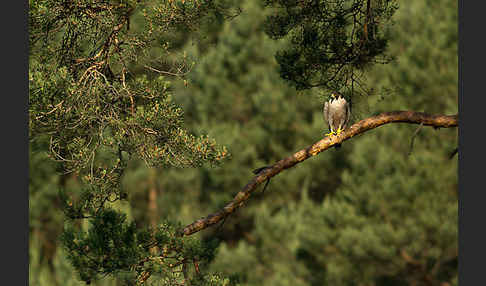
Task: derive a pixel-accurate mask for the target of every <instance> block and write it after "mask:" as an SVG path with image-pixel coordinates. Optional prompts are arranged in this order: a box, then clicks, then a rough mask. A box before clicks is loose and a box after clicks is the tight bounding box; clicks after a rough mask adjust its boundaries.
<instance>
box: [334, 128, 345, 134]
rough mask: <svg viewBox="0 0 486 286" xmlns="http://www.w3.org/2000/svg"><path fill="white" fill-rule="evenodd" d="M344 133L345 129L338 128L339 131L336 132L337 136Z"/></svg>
mask: <svg viewBox="0 0 486 286" xmlns="http://www.w3.org/2000/svg"><path fill="white" fill-rule="evenodd" d="M343 131H344V130H343V129H341V128H338V130H337V131H336V135H339V134H341V132H343Z"/></svg>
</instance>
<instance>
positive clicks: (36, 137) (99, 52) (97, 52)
mask: <svg viewBox="0 0 486 286" xmlns="http://www.w3.org/2000/svg"><path fill="white" fill-rule="evenodd" d="M30 4H31V5H30V9H29V30H30V38H29V40H30V57H29V136H30V138H31V141H32V142H33V144H35V142H40V141H42V140H48V142H49V143H48V146H46V147H44V148H45V149H44V150H46V151H48V156H49V157H50V158H51V159H53V160H55V161H57V162H59V164H58V165H57V168H58V169H57V170H58V171H60V172H62V173H64V176H67V175H66V174H73V176H75V178H76V180H78V184H79V187H77V188H76V189H70V188H68V187H66V186H64V185H63V184H61V185H60V186H52V187H51V188H53V189H55V188H56V187H58V188H60V189H63V190H62V191H61V192H60V200H59V201H58V202H59V203H58V204H57V206H58V207H59V208H62V209H63V210H64V213H65V214H66V217H67V218H68V223H69V224H73V227H74V225H76V224H78V222H77V220H79V219H88V220H89V222H90V224H91V227H90V228H89V231H88V234H83V232H82V231H83V229H82V228H79V227H77V228H73V227H70V228H66V229H65V231H64V234H63V236H62V243H63V244H64V246H65V249H66V251H67V255H68V258H69V259H70V260H71V262H72V264H73V266H74V268H75V269H76V270H77V271H78V272H79V274H80V277H81V279H82V280H84V281H91V280H96V279H97V278H99V277H100V276H99V274H103V275H114V274H117V273H119V272H120V271H132V272H133V271H135V272H136V273H137V274H138V275H142V273H146V274H144V275H145V276H144V277H142V278H140V277H139V278H137V279H142V280H143V281H144V280H146V279H147V278H148V277H149V276H150V275H152V274H154V273H158V272H157V271H155V270H154V269H155V266H154V265H156V264H157V265H159V266H158V267H159V268H162V269H165V268H167V266H165V265H164V263H165V262H163V261H158V262H157V261H155V262H150V263H149V265H144V264H142V265H141V266H140V267H138V268H133V267H134V265H135V264H136V263H140V261H141V260H142V259H147V255H148V250H147V249H145V250H144V249H140V248H139V247H138V246H136V243H137V242H138V240H139V238H138V236H137V235H138V233H139V232H141V233H143V229H144V228H143V227H139V228H140V229H139V228H135V225H134V223H133V222H131V223H128V222H126V216H125V215H124V214H122V213H117V212H115V211H112V210H110V207H109V205H110V204H112V203H114V202H116V201H119V200H126V199H127V198H128V195H127V192H126V191H125V190H124V189H123V186H122V185H121V180H122V177H123V174H124V171H125V170H126V168H127V166H128V164H129V163H130V162H131V161H133V160H142V161H144V162H145V163H146V164H147V165H148V166H175V167H200V166H202V165H203V164H210V165H217V164H219V163H220V162H221V161H222V160H223V159H224V158H225V157H226V156H227V154H228V153H227V151H226V150H225V148H224V147H220V146H217V145H216V143H215V141H214V140H213V139H211V138H209V137H208V136H206V135H204V134H203V135H200V136H195V135H193V134H192V133H190V132H188V131H187V130H186V129H185V128H184V125H183V124H184V122H183V112H182V109H181V108H180V107H178V106H177V105H176V104H175V103H174V102H173V99H172V94H171V90H170V89H171V87H170V82H169V81H168V80H167V79H166V78H164V77H163V76H162V75H159V76H153V71H154V70H157V69H154V68H152V67H150V66H148V65H147V64H154V63H155V64H156V63H157V62H154V61H152V60H151V59H150V55H151V53H152V52H153V50H154V49H155V50H158V51H159V52H163V53H165V54H166V55H167V54H168V52H169V46H170V45H169V44H168V43H166V42H164V40H163V39H162V35H164V34H168V33H171V31H173V30H174V29H181V28H186V29H192V28H196V27H197V25H198V23H199V22H200V21H201V20H202V19H204V18H205V17H206V16H208V15H210V14H211V13H212V11H216V10H219V11H222V9H223V8H224V7H219V6H218V5H217V4H215V3H213V2H212V1H205V2H204V3H199V2H198V1H182V2H181V1H162V2H154V1H135V0H134V1H103V0H93V1H68V2H66V1H57V0H44V1H34V2H31V3H30ZM132 16H133V17H132ZM132 18H133V19H134V20H135V22H136V24H137V25H138V27H137V29H135V30H134V29H131V28H130V21H131V19H132ZM166 38H167V37H166ZM159 64H160V63H159ZM178 64H179V65H178V67H177V69H178V73H176V75H177V76H182V75H183V73H185V72H186V71H187V70H188V69H189V68H190V66H189V64H187V62H186V59H185V58H183V59H182V60H180V61H178ZM140 66H148V68H147V69H146V70H145V71H144V72H140V70H139V68H138V67H140ZM157 67H158V68H161V67H162V68H163V67H164V66H157ZM132 70H135V71H137V72H136V73H134V72H132ZM157 71H158V72H159V73H161V74H164V70H162V71H160V70H157ZM165 74H172V73H170V72H165ZM43 142H44V141H43ZM40 150H42V149H40ZM40 150H39V151H40ZM31 187H32V188H35V186H34V185H32V186H31ZM51 192H52V191H51ZM38 209H39V207H38ZM164 231H165V232H167V234H164V235H168V232H169V231H171V232H172V235H173V236H175V235H176V233H175V229H174V228H170V229H166V230H164ZM161 233H162V232H161V230H160V231H158V232H155V233H153V235H155V238H156V239H155V240H154V242H153V245H152V246H151V247H157V248H158V249H162V246H163V245H165V244H166V243H168V242H165V241H164V237H163V236H160V234H161ZM179 240H180V239H179ZM180 241H181V242H182V240H180ZM181 242H179V244H180V243H181ZM189 245H191V244H189ZM200 248H203V246H202V245H199V246H193V247H192V248H187V249H186V248H184V247H182V246H180V247H178V248H175V249H172V250H171V251H175V252H180V257H184V259H189V258H191V259H193V257H195V256H197V255H202V254H208V253H201V252H202V251H204V250H201V249H200ZM200 259H201V260H204V257H201V258H200ZM180 265H181V267H182V265H184V267H185V265H186V262H185V260H184V262H183V263H180ZM154 271H155V272H154ZM161 271H162V270H160V271H159V272H160V273H161ZM163 271H166V272H167V271H168V270H167V269H165V270H163ZM169 272H170V273H172V271H169ZM169 272H167V273H169ZM167 275H168V274H167ZM201 275H204V273H197V275H192V276H201ZM142 276H143V275H142ZM154 276H155V275H154ZM161 277H165V276H161ZM167 277H168V276H167ZM167 277H166V278H167ZM180 277H182V275H179V278H178V279H179V280H180V279H189V277H185V278H180ZM171 279H172V278H171ZM198 279H200V278H198ZM200 280H201V279H200ZM201 281H204V279H203V280H201ZM167 283H169V284H170V283H175V282H174V280H170V279H169V280H167Z"/></svg>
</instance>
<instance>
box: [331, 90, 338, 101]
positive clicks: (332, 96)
mask: <svg viewBox="0 0 486 286" xmlns="http://www.w3.org/2000/svg"><path fill="white" fill-rule="evenodd" d="M338 97H339V94H338V93H337V92H335V91H333V92H331V98H330V100H335V99H338Z"/></svg>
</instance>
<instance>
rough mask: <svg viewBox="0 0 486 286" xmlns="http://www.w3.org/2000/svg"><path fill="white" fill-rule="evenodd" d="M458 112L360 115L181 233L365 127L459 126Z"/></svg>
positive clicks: (220, 215)
mask: <svg viewBox="0 0 486 286" xmlns="http://www.w3.org/2000/svg"><path fill="white" fill-rule="evenodd" d="M458 121H459V119H458V115H457V114H456V115H431V114H427V113H423V112H414V111H392V112H384V113H382V114H379V115H376V116H372V117H369V118H366V119H363V120H361V121H359V122H357V123H355V124H353V125H352V126H351V127H349V128H348V129H346V130H345V131H344V132H342V133H341V134H340V135H337V136H333V137H326V138H323V139H321V140H319V141H318V142H316V143H314V144H312V145H311V146H309V147H307V148H304V149H302V150H300V151H298V152H296V153H295V154H293V155H291V156H289V157H287V158H285V159H282V160H280V161H278V162H277V163H275V164H274V165H272V166H269V167H268V168H265V169H263V170H262V171H260V172H258V174H257V175H256V176H255V177H253V179H251V180H250V181H249V182H248V184H246V186H244V187H243V189H242V190H241V191H239V192H238V193H237V194H236V196H235V197H234V198H233V200H232V201H231V202H229V203H228V204H227V205H226V206H225V207H223V209H221V210H219V211H217V212H215V213H212V214H209V215H208V216H207V217H205V218H201V219H198V220H196V221H194V222H193V223H191V224H189V225H187V226H185V227H184V228H183V229H182V230H181V235H191V234H194V233H196V232H198V231H201V230H203V229H205V228H207V227H209V226H211V225H213V224H216V223H218V222H220V221H221V220H222V219H224V218H226V217H227V216H228V215H230V214H231V213H233V212H234V211H236V210H237V209H238V208H239V207H241V206H242V205H243V204H244V203H245V201H247V200H248V199H249V197H250V195H251V194H252V192H253V191H254V190H255V189H256V188H257V186H258V185H259V184H261V183H263V182H265V181H267V180H268V179H270V178H272V177H274V176H276V175H277V174H279V173H280V172H282V171H284V170H285V169H288V168H291V167H293V166H295V165H296V164H298V163H301V162H303V161H304V160H306V159H308V158H310V157H312V156H315V155H317V154H319V153H321V152H322V151H325V150H327V149H329V148H330V147H332V146H334V145H336V144H339V143H342V142H343V141H346V140H349V139H351V138H352V137H354V136H356V135H359V134H361V133H364V132H366V131H369V130H372V129H375V128H377V127H379V126H381V125H385V124H388V123H409V124H421V125H424V126H433V127H434V128H440V127H443V128H450V127H457V126H458Z"/></svg>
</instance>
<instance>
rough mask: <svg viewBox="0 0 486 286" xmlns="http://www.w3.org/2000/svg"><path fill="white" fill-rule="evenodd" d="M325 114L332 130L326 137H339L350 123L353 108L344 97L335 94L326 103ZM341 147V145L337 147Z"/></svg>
mask: <svg viewBox="0 0 486 286" xmlns="http://www.w3.org/2000/svg"><path fill="white" fill-rule="evenodd" d="M323 113H324V119H325V120H326V121H327V123H328V126H329V130H330V132H329V133H328V134H326V135H334V134H335V135H339V134H340V133H341V132H342V131H343V130H344V129H345V128H346V124H348V122H349V118H350V116H351V107H350V104H349V103H348V102H347V101H346V99H345V98H344V97H343V96H342V95H340V94H338V93H337V92H333V93H331V97H330V98H329V100H328V101H326V102H325V103H324V110H323ZM339 146H340V144H338V145H336V147H339Z"/></svg>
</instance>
